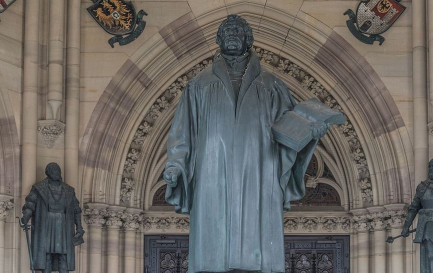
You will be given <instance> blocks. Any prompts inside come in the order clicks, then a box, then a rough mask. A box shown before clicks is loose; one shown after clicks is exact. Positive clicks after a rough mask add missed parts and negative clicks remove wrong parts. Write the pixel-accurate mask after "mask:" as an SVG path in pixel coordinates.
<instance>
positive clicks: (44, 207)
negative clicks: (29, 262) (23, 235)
mask: <svg viewBox="0 0 433 273" xmlns="http://www.w3.org/2000/svg"><path fill="white" fill-rule="evenodd" d="M48 183H49V182H48V179H44V180H42V181H41V182H38V183H36V184H35V185H33V187H32V189H31V191H30V193H29V195H27V197H26V203H25V204H24V206H23V211H24V210H26V209H29V210H31V211H32V218H31V219H32V220H31V223H32V226H33V227H32V233H31V248H32V256H33V266H34V269H35V270H43V269H45V268H46V260H47V253H49V251H48V249H49V246H48V245H47V242H48V240H47V236H49V234H47V230H48V227H47V221H46V219H47V218H48V204H49V194H50V193H49V188H48ZM62 188H63V191H64V200H63V202H64V203H65V206H66V211H65V220H66V223H65V227H66V237H65V242H64V243H65V244H66V261H67V266H68V268H67V270H68V271H74V270H75V250H74V245H73V242H72V238H73V237H74V235H75V214H77V213H78V214H80V213H81V208H80V206H79V202H78V200H77V198H76V196H75V191H74V188H73V187H71V186H69V185H67V184H65V183H62ZM52 270H53V271H57V270H58V264H57V263H56V262H55V263H54V264H53V265H52Z"/></svg>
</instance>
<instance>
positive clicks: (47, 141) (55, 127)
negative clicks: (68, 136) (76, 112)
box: [38, 120, 65, 148]
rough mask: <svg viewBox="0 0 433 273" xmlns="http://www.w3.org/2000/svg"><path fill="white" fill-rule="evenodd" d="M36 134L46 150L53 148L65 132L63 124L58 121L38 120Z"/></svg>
mask: <svg viewBox="0 0 433 273" xmlns="http://www.w3.org/2000/svg"><path fill="white" fill-rule="evenodd" d="M38 132H39V134H40V136H41V137H42V140H43V143H44V145H45V147H47V148H53V147H54V144H55V143H56V140H57V139H58V138H59V137H60V136H62V135H63V134H64V132H65V124H64V123H62V122H60V121H58V120H39V121H38Z"/></svg>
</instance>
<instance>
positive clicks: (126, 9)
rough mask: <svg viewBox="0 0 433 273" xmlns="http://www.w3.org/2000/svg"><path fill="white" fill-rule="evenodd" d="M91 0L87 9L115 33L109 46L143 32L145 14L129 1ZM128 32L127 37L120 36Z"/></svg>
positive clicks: (102, 24)
mask: <svg viewBox="0 0 433 273" xmlns="http://www.w3.org/2000/svg"><path fill="white" fill-rule="evenodd" d="M0 1H2V0H0ZM92 1H93V2H94V4H93V5H92V6H90V7H88V8H87V11H88V12H89V13H90V15H91V16H92V17H93V19H95V21H96V22H97V23H98V24H99V25H100V26H101V27H102V28H103V29H104V30H105V31H106V32H108V33H109V34H111V35H115V37H113V38H111V39H110V40H109V41H108V43H109V44H110V45H111V47H114V43H115V42H119V44H120V45H125V44H128V43H130V42H132V41H133V40H135V39H136V38H137V37H138V36H139V35H140V34H141V32H143V30H144V27H145V25H146V22H145V21H143V20H142V18H143V16H144V15H147V14H146V13H145V12H144V11H143V10H140V11H139V12H138V13H136V12H135V8H134V5H133V4H132V3H131V2H128V1H124V0H92ZM136 25H137V28H136ZM128 34H129V36H128V37H122V36H123V35H128Z"/></svg>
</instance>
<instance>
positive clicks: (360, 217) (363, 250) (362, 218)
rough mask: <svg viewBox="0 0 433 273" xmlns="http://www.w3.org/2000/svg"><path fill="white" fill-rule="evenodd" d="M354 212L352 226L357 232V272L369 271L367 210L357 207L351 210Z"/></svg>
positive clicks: (365, 272)
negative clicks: (357, 208)
mask: <svg viewBox="0 0 433 273" xmlns="http://www.w3.org/2000/svg"><path fill="white" fill-rule="evenodd" d="M352 213H353V214H354V217H353V220H354V228H355V230H356V232H357V236H356V237H357V253H358V259H357V260H358V262H357V265H358V266H357V269H358V270H357V273H370V270H369V267H370V259H369V258H370V257H369V256H370V243H369V235H370V234H369V232H370V227H371V226H370V223H369V222H368V218H367V216H366V215H367V210H366V209H359V210H355V211H352Z"/></svg>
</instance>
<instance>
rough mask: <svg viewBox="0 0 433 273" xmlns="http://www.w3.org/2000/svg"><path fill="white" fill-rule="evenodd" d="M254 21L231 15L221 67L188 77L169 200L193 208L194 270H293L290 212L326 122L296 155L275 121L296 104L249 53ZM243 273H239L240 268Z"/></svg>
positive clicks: (220, 38) (222, 39)
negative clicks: (279, 136)
mask: <svg viewBox="0 0 433 273" xmlns="http://www.w3.org/2000/svg"><path fill="white" fill-rule="evenodd" d="M253 41H254V38H253V33H252V30H251V28H250V26H249V25H248V23H247V22H246V21H245V20H244V19H242V18H241V17H239V16H237V15H229V16H228V17H227V19H226V20H224V21H223V22H222V24H221V25H220V27H219V29H218V33H217V38H216V42H217V43H218V45H219V46H220V51H218V52H217V53H216V54H215V57H214V62H213V64H212V67H209V68H207V69H205V70H204V71H202V72H201V73H200V74H199V75H197V76H196V77H195V78H193V79H192V80H190V81H189V83H188V85H187V87H186V88H185V90H184V92H183V94H182V97H181V99H180V102H179V104H178V106H177V110H176V113H175V117H174V121H173V125H172V127H171V131H170V133H169V137H168V151H167V157H168V159H167V164H166V170H165V172H164V179H165V180H166V182H167V191H166V200H167V202H168V203H170V204H172V205H174V206H175V210H176V211H177V212H179V213H186V214H190V243H189V263H188V264H189V268H188V272H190V273H195V272H231V273H233V272H245V271H247V272H251V271H252V272H284V269H285V263H284V238H283V210H288V209H289V208H290V201H291V200H299V199H300V198H302V197H303V196H304V194H305V185H304V174H305V171H306V169H307V166H308V163H309V161H310V159H311V156H312V154H313V151H314V149H315V147H316V145H317V141H318V139H319V138H320V137H321V136H323V135H324V134H325V133H326V131H327V125H326V124H325V123H315V124H314V126H313V127H312V128H311V130H312V133H313V136H314V139H313V140H312V141H311V142H310V143H308V144H307V145H306V146H305V147H304V148H303V149H302V150H300V151H299V152H295V151H294V150H292V149H290V148H288V147H285V146H283V145H281V144H279V143H277V142H276V141H274V140H273V138H272V132H271V126H272V125H273V124H274V122H275V121H277V120H279V119H280V118H281V117H282V116H283V114H284V113H285V112H286V111H290V110H293V108H294V105H295V101H294V99H293V98H292V96H291V94H290V90H289V89H288V88H287V87H286V86H285V84H284V83H283V82H282V81H281V80H280V79H278V78H277V77H275V76H274V75H272V74H271V73H270V72H268V71H266V70H265V69H263V68H262V67H261V65H260V62H259V59H258V57H257V56H256V54H255V53H254V51H252V50H250V48H251V46H252V44H253ZM233 270H234V271H233Z"/></svg>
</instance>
